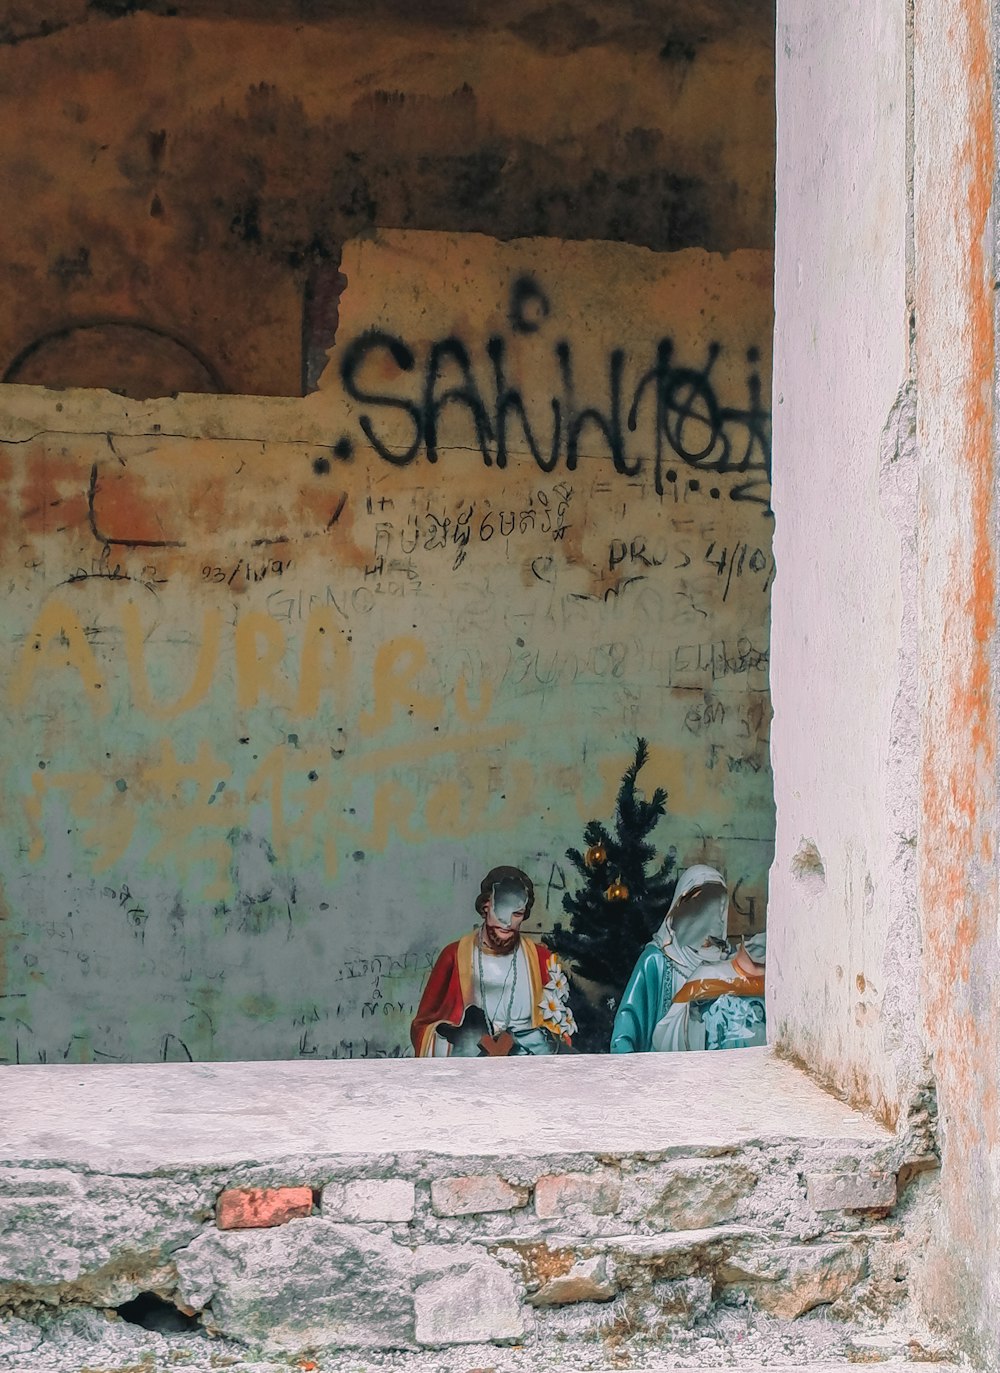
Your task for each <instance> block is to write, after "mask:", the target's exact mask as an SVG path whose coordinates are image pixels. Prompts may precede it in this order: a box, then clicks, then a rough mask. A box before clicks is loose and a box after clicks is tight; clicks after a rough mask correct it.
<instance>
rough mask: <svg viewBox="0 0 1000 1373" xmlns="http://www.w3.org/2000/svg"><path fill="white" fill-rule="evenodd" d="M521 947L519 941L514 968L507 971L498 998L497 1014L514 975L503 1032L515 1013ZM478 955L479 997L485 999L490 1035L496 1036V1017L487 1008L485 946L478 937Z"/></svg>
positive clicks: (515, 947) (514, 958)
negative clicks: (515, 994)
mask: <svg viewBox="0 0 1000 1373" xmlns="http://www.w3.org/2000/svg"><path fill="white" fill-rule="evenodd" d="M520 945H521V941H520V940H518V942H517V943H516V944H515V945H514V953H513V956H512V958H511V963H512V965H513V966H512V967H511V968H508V969H507V976H506V977H505V978H504V980H503V986H502V987H501V988H500V995H499V996H498V997H497V1003H496V1006H495V1007H494V1010H495V1012H496V1013H497V1014H498V1013H499V1011H500V1007H501V1006H502V1005H503V994H504V992H505V991H506V990H507V982H508V980H509V979H510V977H511V974H512V973H513V981H512V982H511V984H510V996H509V997H508V998H507V1018H506V1020H505V1021H504V1023H503V1024H502V1025H501V1027H500V1028H501V1029H502V1030H505V1029H506V1028H507V1026H508V1025H509V1024H510V1021H511V1016H512V1015H513V1013H514V993H515V992H516V991H517V965H518V962H519V961H520V959H519V955H520V951H521V948H520ZM476 954H477V956H478V958H479V995H480V996H481V997H482V998H483V1015H484V1016H485V1017H486V1019H487V1022H488V1023H489V1027H490V1034H494V1035H495V1034H496V1032H497V1031H496V1017H495V1016H491V1015H490V1013H489V1011H488V1009H487V1007H486V979H485V977H484V976H483V944H482V939H480V938H478V937H477V939H476ZM495 956H496V955H494V957H495Z"/></svg>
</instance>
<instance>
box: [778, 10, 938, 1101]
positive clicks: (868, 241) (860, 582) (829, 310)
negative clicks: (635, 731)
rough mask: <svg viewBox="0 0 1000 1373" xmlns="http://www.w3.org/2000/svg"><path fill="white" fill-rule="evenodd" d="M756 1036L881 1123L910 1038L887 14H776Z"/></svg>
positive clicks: (909, 571)
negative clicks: (769, 851)
mask: <svg viewBox="0 0 1000 1373" xmlns="http://www.w3.org/2000/svg"><path fill="white" fill-rule="evenodd" d="M777 55H778V56H777V61H778V67H777V72H778V76H777V81H778V85H777V92H778V110H779V126H778V166H777V184H778V238H777V255H776V268H775V283H776V284H775V296H776V326H775V385H774V409H775V451H776V454H777V455H778V457H777V464H776V474H775V490H774V506H775V514H776V530H775V556H776V560H777V564H778V568H779V575H778V578H777V581H776V584H775V591H774V625H773V630H774V645H775V652H774V664H773V687H774V699H775V709H776V718H775V723H774V734H773V750H774V760H775V769H776V778H777V784H778V803H777V839H776V852H775V862H774V867H773V869H772V872H771V903H772V904H771V923H770V946H769V955H770V958H769V963H770V980H769V997H770V1008H771V1023H772V1026H773V1031H774V1033H775V1035H776V1038H777V1041H778V1042H779V1043H780V1044H782V1045H784V1046H785V1047H786V1048H787V1049H788V1050H789V1051H790V1052H792V1053H795V1054H797V1055H798V1056H800V1057H801V1058H802V1059H803V1060H804V1061H805V1062H806V1063H807V1064H808V1065H809V1067H810V1069H811V1070H812V1071H814V1072H817V1073H818V1074H820V1075H821V1076H824V1077H827V1078H829V1079H830V1080H831V1081H832V1082H834V1083H835V1084H836V1085H837V1086H838V1087H840V1088H841V1089H843V1090H845V1091H847V1092H849V1093H850V1094H851V1095H852V1097H854V1098H855V1099H857V1100H861V1101H866V1102H870V1103H872V1105H873V1106H874V1107H875V1108H876V1109H877V1110H879V1111H880V1112H881V1113H882V1114H883V1115H884V1116H885V1117H886V1118H887V1119H888V1120H890V1121H894V1120H895V1119H896V1118H897V1116H898V1115H899V1113H900V1111H901V1110H902V1111H903V1113H904V1114H905V1112H906V1111H907V1109H908V1108H909V1107H910V1105H911V1104H912V1102H913V1099H914V1096H915V1094H916V1092H917V1090H918V1088H919V1086H920V1084H921V1082H922V1080H923V1077H924V1068H923V1053H922V1048H921V1043H920V1038H919V1033H918V1028H917V1022H918V989H917V983H918V950H919V937H918V932H917V923H916V913H915V879H914V868H913V864H914V855H915V845H916V842H917V803H916V728H915V714H914V702H915V699H916V682H915V671H916V669H915V653H916V648H915V622H914V615H913V604H914V598H915V586H914V578H915V562H914V556H915V555H914V549H913V539H914V520H915V497H914V494H913V493H914V482H915V472H914V465H915V457H914V454H913V443H912V425H913V421H912V399H911V397H910V394H909V391H908V377H909V371H910V366H909V353H908V343H909V340H908V331H909V320H908V313H907V213H908V204H909V200H908V188H907V153H906V148H907V126H906V7H905V5H904V4H903V3H902V0H900V3H894V0H886V2H885V3H876V4H868V3H864V4H861V3H857V4H850V5H840V6H835V7H829V6H827V7H822V6H812V5H810V6H803V5H800V4H797V3H794V0H793V2H792V3H788V4H784V5H780V6H779V12H778V32H777Z"/></svg>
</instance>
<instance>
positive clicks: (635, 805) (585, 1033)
mask: <svg viewBox="0 0 1000 1373" xmlns="http://www.w3.org/2000/svg"><path fill="white" fill-rule="evenodd" d="M648 758H649V749H648V748H647V746H646V741H645V739H638V740H637V741H636V749H635V759H634V761H633V763H632V765H631V767H629V769H628V770H627V771H626V773H625V776H624V777H623V778H622V784H621V786H620V788H619V789H618V799H617V802H616V804H615V823H614V834H611V832H610V831H609V830H608V829H606V828H605V826H604V825H602V824H601V822H600V821H599V820H591V821H589V822H588V824H587V826H586V828H585V829H584V831H583V836H584V839H585V840H586V843H587V849H586V852H585V853H581V852H580V851H579V850H578V849H567V851H566V857H567V858H568V859H569V860H570V862H571V863H572V864H573V867H574V868H575V869H576V870H577V872H578V873H579V874H580V876H581V877H582V878H583V879H584V882H583V885H582V886H581V887H580V888H579V889H578V890H577V891H576V892H566V893H565V894H564V896H563V908H564V909H565V911H566V912H567V914H569V915H570V916H571V917H572V918H571V921H570V925H569V928H568V929H566V928H565V927H564V926H563V925H562V924H557V925H556V926H555V928H554V929H553V932H552V941H551V942H552V944H553V945H554V947H555V948H556V949H557V950H558V952H559V953H560V954H561V955H562V956H563V957H564V958H565V959H567V961H568V962H569V963H570V965H571V969H572V971H573V972H575V973H576V974H577V975H578V976H579V977H581V978H585V979H586V980H587V981H588V982H590V983H594V984H596V988H595V990H596V992H597V1000H596V1001H593V1000H591V998H589V997H587V996H586V995H584V994H583V993H582V992H581V991H580V989H579V988H574V992H575V995H574V997H573V1003H574V1004H573V1009H574V1013H575V1015H576V1019H577V1023H578V1025H579V1031H578V1033H577V1034H576V1035H575V1036H574V1044H575V1046H576V1047H577V1048H578V1049H581V1050H582V1051H583V1052H584V1053H607V1052H608V1048H609V1045H610V1043H611V1029H612V1026H613V1024H614V1018H615V1007H616V1006H617V1004H618V1000H619V998H620V997H621V994H622V992H623V991H624V990H625V985H626V983H627V982H628V980H629V977H630V976H631V975H632V969H633V968H634V966H635V961H636V959H637V958H638V956H639V952H640V950H641V949H642V947H643V945H644V944H646V943H648V941H649V937H650V935H651V934H652V933H653V931H654V930H655V929H656V926H657V925H658V924H659V923H660V921H661V920H662V919H663V917H664V915H665V914H666V912H667V908H668V906H669V905H670V901H671V898H672V897H673V894H674V887H675V886H676V885H677V878H676V876H674V875H673V873H674V855H673V852H672V851H671V852H669V853H668V854H667V856H666V857H665V858H664V859H663V861H662V863H660V865H659V866H658V867H656V868H655V869H654V870H653V871H652V872H647V870H646V869H647V865H648V864H649V863H650V862H651V861H652V860H653V859H655V857H656V849H655V848H654V846H653V845H652V844H651V843H649V842H648V836H649V835H650V834H651V832H652V830H653V829H654V827H655V826H656V824H657V821H658V820H659V819H660V816H661V815H664V814H665V813H666V808H667V793H666V792H665V791H664V790H663V788H662V787H657V788H656V790H655V791H654V792H653V795H652V796H651V797H650V799H649V800H648V801H647V800H645V799H644V798H643V796H642V793H641V792H637V791H636V780H637V778H638V776H639V773H640V772H641V771H642V768H643V767H644V765H645V763H646V761H647V759H648Z"/></svg>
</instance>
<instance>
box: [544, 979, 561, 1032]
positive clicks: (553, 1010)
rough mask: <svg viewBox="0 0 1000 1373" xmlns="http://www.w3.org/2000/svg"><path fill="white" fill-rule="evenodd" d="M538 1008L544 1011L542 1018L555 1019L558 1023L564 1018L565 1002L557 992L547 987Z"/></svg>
mask: <svg viewBox="0 0 1000 1373" xmlns="http://www.w3.org/2000/svg"><path fill="white" fill-rule="evenodd" d="M538 1009H539V1010H540V1011H541V1013H542V1019H543V1020H546V1021H549V1020H552V1021H555V1022H556V1023H557V1024H558V1023H559V1021H561V1020H562V1016H563V1003H562V1001H561V999H560V998H559V997H558V996H556V994H555V992H554V991H552V990H550V988H548V987H546V988H545V990H544V991H543V992H542V995H541V997H540V999H539V1002H538Z"/></svg>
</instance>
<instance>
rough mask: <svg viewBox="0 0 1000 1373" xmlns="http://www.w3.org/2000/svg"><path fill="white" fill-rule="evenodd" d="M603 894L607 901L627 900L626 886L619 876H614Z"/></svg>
mask: <svg viewBox="0 0 1000 1373" xmlns="http://www.w3.org/2000/svg"><path fill="white" fill-rule="evenodd" d="M604 895H605V896H606V897H607V899H608V900H609V901H627V900H628V887H626V885H625V883H624V882H623V881H622V879H621V877H616V878H615V880H614V881H613V882H612V883H611V886H610V887H609V888H608V889H607V891H606V892H605V893H604Z"/></svg>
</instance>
